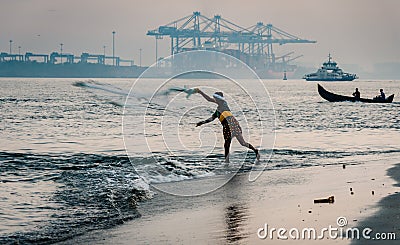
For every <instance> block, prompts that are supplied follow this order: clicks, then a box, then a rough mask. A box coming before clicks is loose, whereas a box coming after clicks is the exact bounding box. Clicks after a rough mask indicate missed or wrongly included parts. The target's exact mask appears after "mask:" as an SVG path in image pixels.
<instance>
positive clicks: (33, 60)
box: [0, 12, 316, 79]
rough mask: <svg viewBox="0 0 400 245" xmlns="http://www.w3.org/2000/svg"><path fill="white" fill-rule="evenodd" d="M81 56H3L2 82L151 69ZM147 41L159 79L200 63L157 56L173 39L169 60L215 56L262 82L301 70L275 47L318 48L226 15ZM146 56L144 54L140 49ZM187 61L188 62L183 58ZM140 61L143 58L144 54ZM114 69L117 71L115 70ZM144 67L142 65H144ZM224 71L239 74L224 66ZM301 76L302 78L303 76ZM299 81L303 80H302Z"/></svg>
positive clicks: (189, 20)
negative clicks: (197, 53)
mask: <svg viewBox="0 0 400 245" xmlns="http://www.w3.org/2000/svg"><path fill="white" fill-rule="evenodd" d="M112 33H113V55H112V56H106V55H105V53H104V54H90V53H82V54H81V55H79V56H76V55H74V54H71V53H63V52H62V47H63V46H62V45H63V44H60V45H61V49H60V52H52V53H50V54H38V53H33V52H26V53H25V54H19V52H18V54H13V53H12V52H11V51H12V50H11V43H12V40H10V52H9V53H5V52H2V53H0V76H2V77H6V76H10V77H18V76H21V77H36V76H37V77H139V76H140V74H142V72H143V71H144V70H146V68H147V67H142V66H141V64H140V65H139V66H136V65H135V64H134V61H133V60H124V59H121V58H120V57H117V56H115V55H114V35H115V32H112ZM147 35H148V36H150V37H154V38H155V67H156V68H157V69H158V72H156V75H155V76H157V77H162V76H164V75H168V73H169V72H168V70H171V69H181V70H182V69H185V67H186V68H188V67H196V62H199V61H198V60H195V59H193V57H191V56H190V55H187V58H186V59H185V58H183V59H180V62H179V63H178V62H177V59H175V63H174V59H173V58H172V59H171V58H170V59H163V58H160V57H159V56H158V42H159V41H160V40H161V39H166V38H169V39H170V40H169V41H170V54H171V56H172V57H173V56H174V55H176V54H179V55H180V56H181V57H185V56H184V55H185V52H187V53H189V52H190V51H197V50H202V51H205V50H207V51H214V52H221V53H223V54H226V55H230V56H233V57H235V58H237V59H238V60H240V61H242V62H244V63H245V64H247V65H248V66H249V67H250V68H252V69H253V70H254V71H255V72H256V73H257V74H258V75H259V76H260V77H261V78H279V79H282V78H283V77H285V78H286V77H289V78H291V77H293V75H294V73H295V71H296V69H297V66H296V65H294V64H292V63H290V62H292V61H294V60H295V59H297V58H300V57H302V55H297V56H295V57H292V55H293V54H294V52H289V53H286V54H281V55H275V52H274V45H285V44H306V43H316V41H314V40H308V39H302V38H300V37H298V36H295V35H292V34H290V33H288V32H286V31H284V30H282V29H279V28H277V27H275V26H274V25H272V24H264V23H262V22H258V23H256V24H255V25H253V26H250V27H247V28H244V27H242V26H240V25H238V24H235V23H233V22H232V21H229V20H227V19H225V18H222V17H221V15H214V16H213V17H207V16H204V15H202V14H201V13H200V12H193V13H192V14H190V15H188V16H185V17H183V18H180V19H178V20H175V21H172V22H170V23H168V24H166V25H161V26H159V27H157V28H155V29H153V30H149V31H148V32H147ZM140 51H141V49H140ZM164 53H165V52H164ZM182 55H183V56H182ZM140 60H141V54H140ZM207 62H208V63H209V64H210V65H215V66H222V64H221V62H219V61H218V60H207ZM111 63H112V65H111ZM140 63H141V62H140ZM223 68H224V69H234V67H227V66H226V64H224V67H223ZM301 76H302V75H301ZM301 76H299V77H301Z"/></svg>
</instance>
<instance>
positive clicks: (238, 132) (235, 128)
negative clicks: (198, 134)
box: [195, 88, 260, 163]
mask: <svg viewBox="0 0 400 245" xmlns="http://www.w3.org/2000/svg"><path fill="white" fill-rule="evenodd" d="M195 92H196V93H199V94H201V95H202V96H203V97H204V99H206V100H207V101H209V102H213V103H216V104H217V105H218V107H217V109H216V110H215V112H214V113H213V114H212V116H211V117H210V118H208V119H206V120H204V121H201V122H198V123H197V124H196V127H198V126H201V125H203V124H205V123H209V122H212V121H214V119H215V118H218V119H219V121H220V122H221V124H222V127H223V134H224V140H225V143H224V148H225V163H229V149H230V146H231V142H232V138H234V137H236V139H237V140H238V141H239V143H240V144H241V145H242V146H244V147H247V148H249V149H251V150H253V151H254V153H255V154H256V158H257V161H258V160H260V154H259V152H258V150H257V149H256V148H254V147H253V146H252V145H251V144H249V143H247V142H246V141H245V140H244V138H243V135H242V128H241V127H240V125H239V122H238V121H237V120H236V118H235V117H234V116H233V115H232V113H231V110H230V109H229V106H228V103H227V102H226V100H225V98H224V95H223V93H222V92H215V93H214V94H213V97H212V98H211V97H210V96H208V95H207V94H205V93H204V92H203V91H201V90H200V89H198V88H196V89H195Z"/></svg>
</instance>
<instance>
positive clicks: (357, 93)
mask: <svg viewBox="0 0 400 245" xmlns="http://www.w3.org/2000/svg"><path fill="white" fill-rule="evenodd" d="M353 96H354V98H355V99H360V96H361V94H360V91H358V88H356V91H355V92H354V93H353Z"/></svg>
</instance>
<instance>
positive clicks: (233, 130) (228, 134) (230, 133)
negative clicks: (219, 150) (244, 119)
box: [223, 117, 242, 140]
mask: <svg viewBox="0 0 400 245" xmlns="http://www.w3.org/2000/svg"><path fill="white" fill-rule="evenodd" d="M225 120H226V122H225V123H224V124H223V133H224V140H228V139H232V138H234V137H236V136H238V135H240V134H242V128H241V127H240V125H239V122H238V121H237V120H236V118H234V117H227V118H225Z"/></svg>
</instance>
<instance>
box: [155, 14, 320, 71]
mask: <svg viewBox="0 0 400 245" xmlns="http://www.w3.org/2000/svg"><path fill="white" fill-rule="evenodd" d="M147 35H148V36H154V37H155V38H156V41H157V39H161V38H163V37H164V36H167V37H169V38H170V39H171V55H173V54H176V53H180V52H184V51H188V50H196V49H203V50H217V51H222V52H226V53H229V54H231V55H234V56H235V57H237V58H240V57H242V58H240V59H242V60H243V59H246V60H247V61H249V59H251V58H253V60H254V58H255V60H258V61H259V60H260V57H262V58H263V59H262V60H263V63H264V64H263V65H264V66H265V63H275V55H274V53H273V49H272V47H273V46H272V45H273V44H279V45H283V44H289V43H316V41H313V40H307V39H301V38H299V37H297V36H295V35H292V34H289V33H288V32H286V31H283V30H281V29H279V28H277V27H275V26H273V25H272V24H264V23H262V22H258V23H257V24H255V25H253V26H250V27H248V28H244V27H241V26H239V25H237V24H235V23H233V22H232V21H229V20H227V19H225V18H222V17H221V15H214V17H213V18H209V17H207V16H204V15H202V14H201V13H200V12H193V14H191V15H188V16H185V17H183V18H180V19H178V20H175V21H173V22H170V23H168V24H166V25H162V26H159V27H158V28H156V29H154V30H149V31H148V32H147ZM243 56H244V57H245V58H243ZM249 57H251V58H249ZM156 59H157V57H156ZM253 63H254V62H253ZM256 63H260V62H256ZM254 65H255V64H254Z"/></svg>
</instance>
